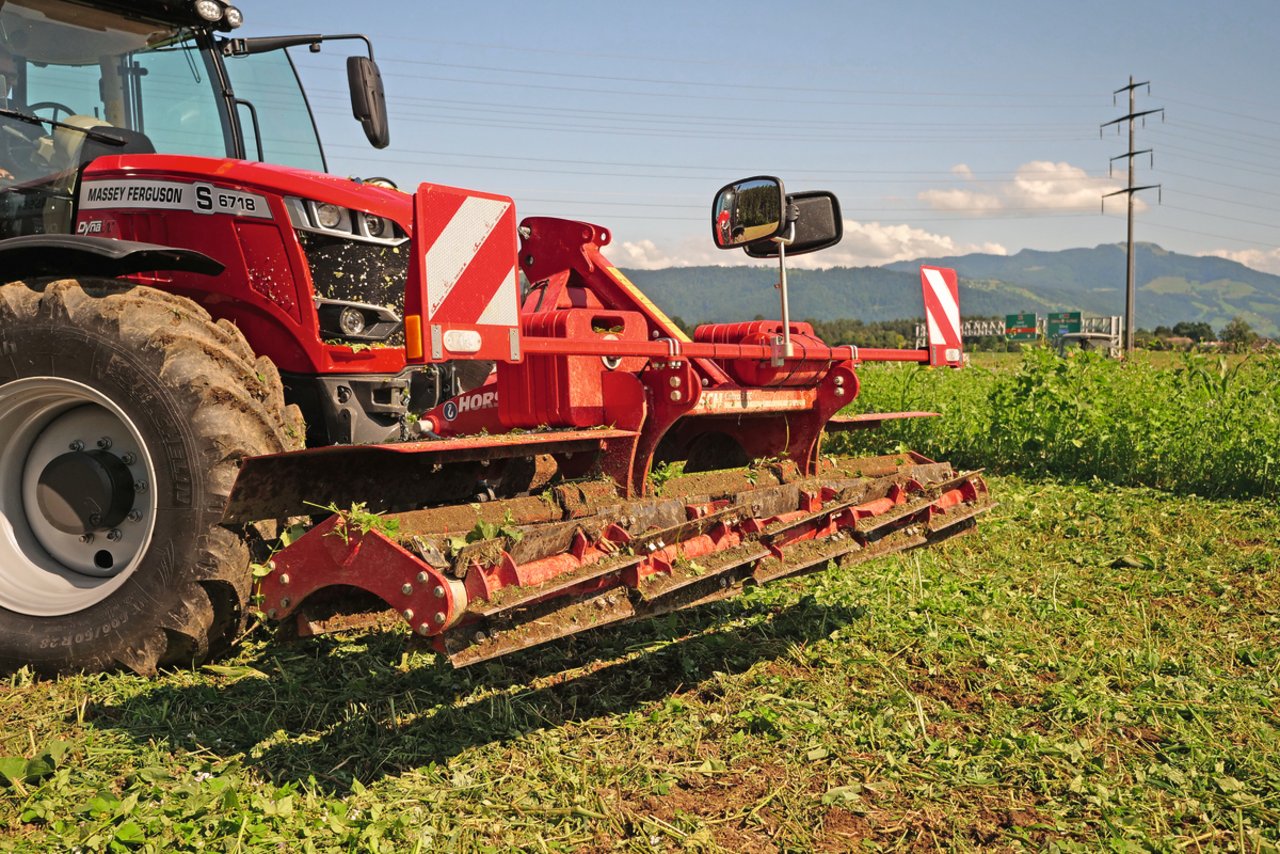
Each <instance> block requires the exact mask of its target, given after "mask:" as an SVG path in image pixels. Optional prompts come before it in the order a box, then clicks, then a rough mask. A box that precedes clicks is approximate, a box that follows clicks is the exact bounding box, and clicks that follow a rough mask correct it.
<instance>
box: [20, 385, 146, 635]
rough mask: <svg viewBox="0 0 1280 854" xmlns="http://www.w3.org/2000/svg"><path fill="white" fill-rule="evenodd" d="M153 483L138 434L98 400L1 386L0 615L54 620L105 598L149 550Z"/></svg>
mask: <svg viewBox="0 0 1280 854" xmlns="http://www.w3.org/2000/svg"><path fill="white" fill-rule="evenodd" d="M95 446H96V447H95ZM155 480H156V471H155V465H154V462H153V460H152V457H151V452H150V450H149V449H148V447H147V445H146V443H145V441H144V440H143V437H142V434H141V432H140V431H139V430H138V428H137V427H136V426H135V424H134V422H133V420H132V419H131V418H130V417H129V416H128V414H127V413H126V412H125V411H124V410H123V409H122V408H121V407H120V406H119V405H118V404H116V403H115V402H114V401H113V400H112V399H111V398H109V397H107V396H106V395H104V394H102V393H101V392H99V391H98V390H96V389H94V388H92V387H90V386H87V385H85V384H83V383H79V382H76V381H73V380H69V379H63V378H60V377H31V378H25V379H20V380H14V381H13V382H10V383H6V384H4V385H0V608H6V609H8V610H11V611H16V612H18V613H22V614H29V615H32V616H42V617H50V616H57V615H61V614H70V613H73V612H76V611H80V610H82V609H84V608H88V607H90V606H92V605H94V604H96V603H98V602H101V601H103V600H105V599H106V598H108V597H109V596H110V595H111V594H112V593H113V592H114V591H115V590H117V589H118V588H119V587H120V585H122V584H123V583H125V581H126V580H127V579H128V577H129V576H130V575H132V574H133V571H134V570H135V569H136V568H137V567H138V565H139V563H140V562H141V561H142V559H143V557H144V555H145V554H146V553H147V550H148V548H149V547H150V545H151V542H152V535H153V533H154V531H155V526H156V518H157V511H158V507H157V496H156V491H155V489H154V488H153V484H154V483H155Z"/></svg>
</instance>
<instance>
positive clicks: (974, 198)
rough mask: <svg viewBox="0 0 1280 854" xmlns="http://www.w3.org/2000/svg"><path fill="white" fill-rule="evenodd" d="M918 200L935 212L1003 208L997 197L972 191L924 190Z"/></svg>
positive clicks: (996, 209)
mask: <svg viewBox="0 0 1280 854" xmlns="http://www.w3.org/2000/svg"><path fill="white" fill-rule="evenodd" d="M918 198H919V199H920V201H922V202H928V204H929V207H931V208H933V209H934V210H937V211H998V210H1000V209H1001V208H1002V207H1004V202H1003V201H1001V200H1000V198H999V197H998V196H993V195H991V194H990V193H977V192H974V191H973V190H925V191H924V192H922V193H920V194H919V195H918Z"/></svg>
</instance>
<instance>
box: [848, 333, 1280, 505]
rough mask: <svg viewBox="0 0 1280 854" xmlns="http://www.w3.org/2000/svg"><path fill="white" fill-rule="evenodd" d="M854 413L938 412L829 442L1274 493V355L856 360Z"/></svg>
mask: <svg viewBox="0 0 1280 854" xmlns="http://www.w3.org/2000/svg"><path fill="white" fill-rule="evenodd" d="M859 378H860V379H861V381H862V392H861V394H860V395H859V398H858V400H857V401H856V402H855V407H856V408H857V409H859V411H892V410H913V409H924V410H934V411H938V412H940V413H941V417H940V418H921V419H911V420H907V421H903V422H898V423H891V424H890V426H887V427H885V428H883V429H881V430H879V431H873V432H870V433H867V434H863V435H857V434H850V435H848V436H840V437H836V438H835V439H833V441H832V443H831V445H830V448H831V449H832V450H835V451H841V452H843V451H845V450H848V451H858V452H865V451H868V450H873V449H877V448H878V449H884V448H885V447H886V445H892V444H894V443H897V444H898V446H899V447H907V448H911V449H913V450H917V451H919V452H920V453H923V454H925V455H926V456H931V457H934V458H936V459H947V460H950V461H951V462H952V463H953V464H954V465H956V466H957V467H965V468H988V469H991V470H993V471H997V472H1002V473H1014V472H1016V473H1020V474H1033V475H1034V474H1050V475H1054V476H1058V477H1067V478H1075V479H1085V480H1088V479H1095V478H1096V479H1099V480H1104V481H1108V482H1111V483H1116V484H1123V485H1135V486H1136V485H1143V486H1153V487H1157V488H1161V489H1166V490H1170V491H1174V492H1184V493H1185V492H1194V493H1197V494H1201V495H1210V496H1230V497H1245V496H1268V497H1275V496H1280V468H1278V467H1277V462H1278V461H1280V358H1277V357H1276V356H1274V355H1265V354H1264V355H1255V356H1252V357H1250V358H1248V359H1245V360H1242V361H1229V360H1227V359H1226V358H1223V357H1221V356H1216V355H1206V354H1201V353H1188V354H1185V355H1184V356H1181V357H1180V363H1179V364H1177V366H1176V367H1172V368H1158V367H1155V366H1153V365H1150V364H1146V363H1143V362H1116V361H1111V360H1108V359H1105V358H1103V357H1101V356H1098V355H1096V354H1091V353H1079V354H1073V355H1072V357H1071V358H1070V359H1062V358H1059V357H1058V356H1056V355H1055V354H1053V353H1052V352H1050V351H1047V350H1041V349H1028V350H1026V351H1025V352H1024V354H1023V356H1022V361H1021V363H1020V364H1019V365H1018V367H1017V369H1016V370H1014V371H995V370H988V369H983V368H968V369H965V370H961V371H952V370H942V369H931V368H925V367H919V366H914V365H912V366H888V365H868V366H865V367H863V368H862V370H861V371H860V372H859Z"/></svg>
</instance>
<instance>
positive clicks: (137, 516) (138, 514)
mask: <svg viewBox="0 0 1280 854" xmlns="http://www.w3.org/2000/svg"><path fill="white" fill-rule="evenodd" d="M128 519H129V521H130V522H141V521H142V511H141V510H130V511H129V516H128Z"/></svg>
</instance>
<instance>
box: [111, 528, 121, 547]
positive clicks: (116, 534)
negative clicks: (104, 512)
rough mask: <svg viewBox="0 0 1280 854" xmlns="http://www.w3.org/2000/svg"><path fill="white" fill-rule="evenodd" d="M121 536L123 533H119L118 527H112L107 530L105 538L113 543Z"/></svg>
mask: <svg viewBox="0 0 1280 854" xmlns="http://www.w3.org/2000/svg"><path fill="white" fill-rule="evenodd" d="M123 536H124V534H122V533H120V529H119V528H112V529H111V530H110V531H107V539H108V540H110V541H111V542H113V543H118V542H119V541H120V539H121V538H122V537H123Z"/></svg>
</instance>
